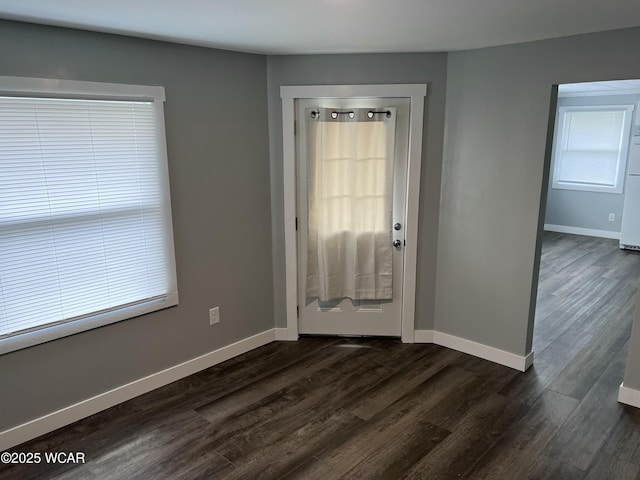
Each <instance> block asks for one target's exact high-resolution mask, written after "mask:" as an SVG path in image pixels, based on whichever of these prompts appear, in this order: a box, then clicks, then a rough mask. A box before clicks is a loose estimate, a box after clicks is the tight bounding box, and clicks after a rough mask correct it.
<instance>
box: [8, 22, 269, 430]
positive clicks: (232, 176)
mask: <svg viewBox="0 0 640 480" xmlns="http://www.w3.org/2000/svg"><path fill="white" fill-rule="evenodd" d="M0 45H2V48H0V75H18V76H37V77H50V78H65V79H74V80H90V81H99V82H116V83H134V84H154V85H163V86H164V87H165V88H166V96H167V102H166V105H165V115H166V117H165V118H166V131H167V144H168V154H169V170H170V182H171V200H172V208H173V225H174V231H175V235H174V237H175V246H176V261H177V271H178V288H179V292H180V305H179V306H177V307H175V308H170V309H167V310H164V311H161V312H156V313H153V314H149V315H145V316H142V317H138V318H135V319H131V320H127V321H123V322H120V323H117V324H114V325H110V326H106V327H103V328H99V329H96V330H92V331H89V332H85V333H81V334H78V335H75V336H72V337H67V338H64V339H60V340H57V341H54V342H50V343H47V344H44V345H39V346H35V347H32V348H28V349H25V350H22V351H18V352H14V353H9V354H6V355H2V356H0V378H1V379H2V382H3V387H2V394H0V430H3V429H5V428H7V427H10V426H13V425H16V424H20V423H23V422H25V421H27V420H30V419H33V418H34V417H38V416H40V415H43V414H46V413H48V412H51V411H53V410H56V409H59V408H62V407H65V406H68V405H70V404H73V403H75V402H77V401H80V400H84V399H86V398H88V397H91V396H93V395H96V394H99V393H101V392H104V391H106V390H109V389H111V388H113V387H116V386H120V385H122V384H125V383H127V382H130V381H132V380H135V379H137V378H140V377H143V376H145V375H148V374H151V373H154V372H157V371H159V370H161V369H163V368H166V367H169V366H172V365H175V364H177V363H180V362H182V361H185V360H188V359H190V358H193V357H196V356H198V355H201V354H203V353H206V352H209V351H212V350H215V349H217V348H219V347H222V346H224V345H228V344H230V343H232V342H234V341H237V340H239V339H242V338H246V337H248V336H251V335H253V334H256V333H258V332H261V331H264V330H267V329H270V328H273V299H272V295H273V294H272V289H273V288H272V267H271V218H270V215H271V213H270V209H269V204H270V199H269V181H268V177H269V155H268V137H267V96H266V58H265V57H263V56H257V55H249V54H241V53H232V52H224V51H216V50H211V49H204V48H196V47H187V46H180V45H175V44H170V43H162V42H154V41H147V40H139V39H132V38H127V37H121V36H114V35H102V34H96V33H88V32H81V31H74V30H67V29H61V28H52V27H44V26H35V25H28V24H20V23H11V22H4V21H1V22H0ZM247 299H250V300H251V301H247ZM215 305H219V306H220V314H221V323H220V324H219V325H217V326H214V327H210V326H209V323H208V308H209V307H212V306H215ZM9 386H10V388H9Z"/></svg>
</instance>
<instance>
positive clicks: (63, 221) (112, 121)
mask: <svg viewBox="0 0 640 480" xmlns="http://www.w3.org/2000/svg"><path fill="white" fill-rule="evenodd" d="M4 80H5V82H3V79H0V89H2V86H3V83H10V84H11V83H15V78H13V77H8V78H7V77H5V78H4ZM63 83H64V87H65V88H64V89H63V90H64V91H63V92H62V93H60V92H59V91H52V92H48V91H44V92H43V91H38V89H35V90H36V91H34V92H33V94H31V95H29V93H30V92H25V91H18V92H11V91H10V90H11V89H6V90H9V92H7V91H6V90H4V89H3V90H4V93H0V353H3V352H6V351H11V350H15V349H18V348H24V347H25V346H30V345H34V344H37V343H41V342H44V341H49V340H52V339H55V338H58V337H60V336H65V335H69V334H72V333H77V332H78V331H82V330H87V329H90V328H95V327H97V326H101V325H104V324H107V323H112V322H115V321H119V320H123V319H125V318H130V317H132V316H137V315H140V314H143V313H148V312H151V311H154V310H158V309H160V308H165V307H168V306H171V305H175V304H177V286H176V274H175V262H174V253H173V240H172V227H171V212H170V201H169V188H168V178H167V160H166V148H165V138H164V121H163V112H162V110H163V103H162V100H163V99H164V97H163V93H164V90H163V89H161V87H149V89H150V90H149V91H150V93H151V94H150V95H149V96H147V95H143V96H142V97H141V95H140V94H141V92H142V93H144V92H145V91H144V90H140V87H136V86H133V87H132V89H131V90H132V92H133V95H132V97H133V98H127V88H126V86H122V85H117V86H114V88H113V89H110V88H109V85H108V84H88V83H85V82H63ZM96 86H97V87H99V88H96ZM83 89H84V90H87V91H88V93H85V94H83V92H82V90H83ZM101 90H104V93H102V92H101ZM76 92H79V93H76ZM96 92H97V93H96ZM113 92H115V94H114V93H113ZM159 94H160V95H159ZM109 97H114V98H109ZM154 97H156V98H154Z"/></svg>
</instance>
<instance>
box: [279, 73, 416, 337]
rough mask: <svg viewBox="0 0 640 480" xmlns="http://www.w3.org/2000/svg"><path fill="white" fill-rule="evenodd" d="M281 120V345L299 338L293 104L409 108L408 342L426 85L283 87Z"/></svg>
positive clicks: (404, 326) (404, 304)
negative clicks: (398, 102)
mask: <svg viewBox="0 0 640 480" xmlns="http://www.w3.org/2000/svg"><path fill="white" fill-rule="evenodd" d="M280 93H281V98H282V116H283V125H282V130H283V174H284V175H283V177H284V221H285V263H286V269H285V272H286V319H287V328H286V334H285V335H281V336H280V338H281V339H283V340H296V339H297V338H298V333H299V329H298V314H297V310H298V281H297V279H298V271H297V269H298V266H297V248H298V246H297V235H296V213H297V203H296V197H297V192H296V176H297V173H296V140H295V130H294V128H295V100H296V99H336V98H341V99H349V98H351V99H355V98H360V99H364V98H374V99H375V98H408V99H409V104H410V116H409V144H408V162H407V190H406V202H405V205H406V210H405V219H404V223H403V227H404V238H405V242H406V245H405V246H404V257H405V265H404V270H403V272H402V291H403V293H402V301H401V317H402V318H401V330H402V331H401V337H402V341H403V342H407V343H413V341H414V332H415V326H414V321H415V298H416V267H417V241H418V206H419V197H420V167H421V158H422V127H423V114H424V98H425V96H426V94H427V86H426V84H409V85H319V86H283V87H281V89H280Z"/></svg>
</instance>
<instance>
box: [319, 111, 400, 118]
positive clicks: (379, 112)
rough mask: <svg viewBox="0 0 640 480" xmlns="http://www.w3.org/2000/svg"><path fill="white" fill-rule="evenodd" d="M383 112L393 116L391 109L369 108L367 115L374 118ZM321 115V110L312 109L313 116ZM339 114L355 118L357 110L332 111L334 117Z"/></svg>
mask: <svg viewBox="0 0 640 480" xmlns="http://www.w3.org/2000/svg"><path fill="white" fill-rule="evenodd" d="M382 114H385V115H386V116H387V118H389V117H390V116H391V112H390V111H389V110H369V111H368V112H367V117H369V118H373V116H374V115H382ZM319 115H320V112H318V111H317V110H312V111H311V112H310V116H311V118H317V117H318V116H319ZM338 115H349V118H354V117H355V116H356V112H354V111H353V110H347V111H342V112H339V111H336V110H334V111H333V112H331V118H333V119H336V118H338Z"/></svg>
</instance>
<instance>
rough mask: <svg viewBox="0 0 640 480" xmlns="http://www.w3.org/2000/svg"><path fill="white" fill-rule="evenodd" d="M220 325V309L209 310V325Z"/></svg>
mask: <svg viewBox="0 0 640 480" xmlns="http://www.w3.org/2000/svg"><path fill="white" fill-rule="evenodd" d="M216 323H220V307H213V308H210V309H209V325H214V324H216Z"/></svg>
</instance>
